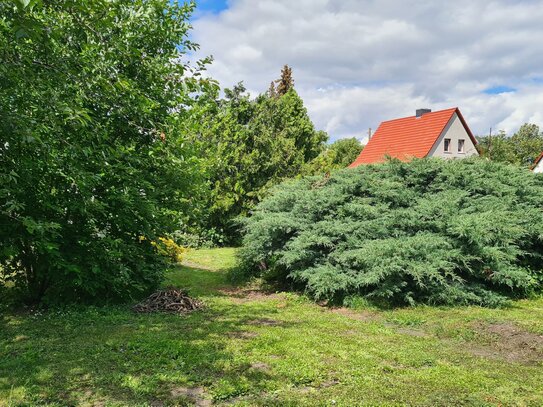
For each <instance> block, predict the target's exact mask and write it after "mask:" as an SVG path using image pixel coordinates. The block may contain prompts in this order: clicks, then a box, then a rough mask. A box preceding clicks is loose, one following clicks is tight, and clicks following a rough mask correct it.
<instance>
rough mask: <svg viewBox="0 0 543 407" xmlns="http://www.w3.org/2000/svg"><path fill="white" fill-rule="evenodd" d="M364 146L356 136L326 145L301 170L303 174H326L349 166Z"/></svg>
mask: <svg viewBox="0 0 543 407" xmlns="http://www.w3.org/2000/svg"><path fill="white" fill-rule="evenodd" d="M363 148H364V146H362V145H361V144H360V142H359V141H358V140H357V139H356V138H354V137H353V138H348V139H341V140H337V141H335V142H333V143H332V144H330V145H328V146H326V148H325V150H324V151H323V152H321V153H320V154H319V155H318V156H317V157H316V158H315V159H313V160H311V161H310V162H308V163H307V164H306V165H305V166H304V167H303V168H302V170H301V174H302V175H319V174H326V173H329V172H330V171H333V170H337V169H343V168H347V167H348V166H349V165H350V164H352V162H353V161H354V160H355V159H356V157H358V155H359V154H360V152H361V151H362V149H363Z"/></svg>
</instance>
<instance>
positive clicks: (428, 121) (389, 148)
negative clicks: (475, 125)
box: [349, 107, 477, 168]
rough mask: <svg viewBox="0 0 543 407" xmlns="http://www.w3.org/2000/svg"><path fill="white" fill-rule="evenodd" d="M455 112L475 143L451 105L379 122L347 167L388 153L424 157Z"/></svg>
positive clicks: (385, 155)
mask: <svg viewBox="0 0 543 407" xmlns="http://www.w3.org/2000/svg"><path fill="white" fill-rule="evenodd" d="M454 113H456V114H457V115H458V118H459V119H460V121H461V122H462V124H463V125H464V128H465V129H466V131H467V133H468V135H469V136H470V138H471V140H472V141H473V143H474V144H477V141H476V140H475V137H473V134H472V133H471V131H470V129H469V127H468V125H467V124H466V121H465V120H464V118H463V117H462V114H461V113H460V110H459V109H458V108H457V107H453V108H451V109H446V110H440V111H438V112H430V113H425V114H423V115H422V116H421V117H416V116H410V117H404V118H401V119H395V120H389V121H386V122H382V123H381V124H380V125H379V127H378V128H377V131H376V132H375V134H374V135H373V137H372V138H371V140H369V142H368V144H366V146H365V147H364V149H363V150H362V152H361V153H360V155H359V156H358V158H357V159H356V160H355V161H354V162H353V163H352V164H351V165H350V166H349V167H350V168H354V167H358V166H359V165H361V164H373V163H378V162H383V161H385V159H386V157H387V156H389V157H392V158H398V159H400V160H402V161H407V160H409V159H412V158H423V157H426V156H427V155H428V153H429V152H430V150H431V149H432V147H433V146H434V144H435V142H436V141H437V139H438V138H439V136H440V135H441V133H442V132H443V130H444V129H445V126H447V123H449V121H450V120H451V118H452V117H453V115H454Z"/></svg>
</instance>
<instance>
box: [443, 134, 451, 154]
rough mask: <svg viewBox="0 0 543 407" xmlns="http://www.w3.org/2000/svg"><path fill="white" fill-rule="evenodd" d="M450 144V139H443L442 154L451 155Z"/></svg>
mask: <svg viewBox="0 0 543 407" xmlns="http://www.w3.org/2000/svg"><path fill="white" fill-rule="evenodd" d="M451 144H452V140H451V139H450V138H444V139H443V152H444V153H448V154H451V153H452V151H451Z"/></svg>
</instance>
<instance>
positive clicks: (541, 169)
mask: <svg viewBox="0 0 543 407" xmlns="http://www.w3.org/2000/svg"><path fill="white" fill-rule="evenodd" d="M534 172H537V173H538V174H541V173H543V159H542V160H539V162H538V163H537V165H536V166H535V168H534Z"/></svg>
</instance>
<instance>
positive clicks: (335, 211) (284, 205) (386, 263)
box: [241, 159, 543, 306]
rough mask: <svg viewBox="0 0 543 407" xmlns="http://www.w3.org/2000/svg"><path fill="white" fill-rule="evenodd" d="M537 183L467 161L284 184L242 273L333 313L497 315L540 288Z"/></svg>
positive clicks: (364, 169)
mask: <svg viewBox="0 0 543 407" xmlns="http://www.w3.org/2000/svg"><path fill="white" fill-rule="evenodd" d="M542 254H543V176H541V175H536V174H533V173H531V172H530V171H528V170H526V169H523V168H518V167H514V166H511V165H506V164H501V163H496V162H490V161H485V160H482V159H465V160H456V161H445V160H439V159H423V160H415V161H412V162H410V163H402V162H399V161H389V162H387V163H384V164H380V165H371V166H360V167H358V168H355V169H346V170H342V171H339V172H337V173H334V174H332V175H331V176H330V177H324V178H322V177H321V178H319V177H307V178H304V179H300V180H296V181H290V182H286V183H283V184H281V185H280V186H279V187H277V188H276V189H275V190H274V192H273V193H272V194H271V195H270V196H269V197H268V198H267V199H265V200H264V201H263V202H262V203H260V204H259V205H258V206H257V208H256V209H255V211H254V213H253V215H252V217H251V218H249V219H247V220H246V224H245V237H244V244H243V248H242V250H241V258H242V264H243V265H244V266H245V268H246V270H250V272H251V273H253V274H259V275H262V276H263V277H264V278H266V279H267V280H270V281H273V282H277V283H282V284H285V283H286V284H289V285H291V286H292V287H295V288H298V289H300V288H302V289H304V290H306V291H307V292H308V293H309V294H310V295H311V296H313V297H314V298H315V299H316V300H329V301H331V302H334V303H341V302H343V301H344V300H345V298H346V297H348V296H362V297H365V298H366V299H368V300H370V301H373V302H376V303H382V304H387V305H402V304H416V303H429V304H479V305H485V306H496V305H499V304H501V303H503V302H504V301H506V300H507V299H508V298H513V297H523V296H526V295H528V294H530V293H533V292H535V291H537V290H540V289H541V286H542V281H543V279H542V274H543V273H542V269H543V256H542Z"/></svg>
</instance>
